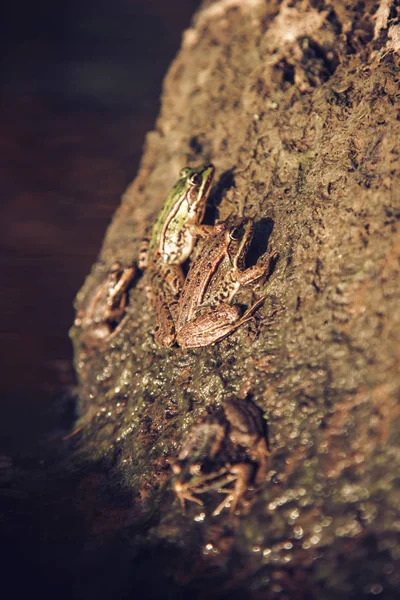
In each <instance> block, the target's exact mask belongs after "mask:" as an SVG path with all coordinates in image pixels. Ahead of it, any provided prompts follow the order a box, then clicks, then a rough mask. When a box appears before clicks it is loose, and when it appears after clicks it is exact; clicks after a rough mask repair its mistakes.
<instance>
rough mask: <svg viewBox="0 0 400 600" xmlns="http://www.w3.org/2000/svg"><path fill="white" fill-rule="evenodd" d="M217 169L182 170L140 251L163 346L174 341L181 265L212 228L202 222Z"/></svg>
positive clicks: (157, 337) (142, 266)
mask: <svg viewBox="0 0 400 600" xmlns="http://www.w3.org/2000/svg"><path fill="white" fill-rule="evenodd" d="M214 172H215V169H214V166H213V165H211V164H205V165H201V166H200V167H196V168H193V169H192V168H190V167H185V168H184V169H182V170H181V172H180V174H179V179H178V181H177V182H176V183H175V185H174V186H173V188H172V189H171V191H170V193H169V194H168V196H167V199H166V200H165V203H164V206H163V208H162V209H161V212H160V214H159V216H158V218H157V221H156V223H155V225H154V226H153V228H152V231H151V235H150V240H149V242H147V243H146V244H145V247H144V248H143V249H142V252H141V256H140V259H139V267H140V268H141V269H146V270H147V278H148V288H149V292H150V298H151V301H152V304H153V306H154V308H155V311H156V324H155V329H154V331H155V339H156V342H157V343H158V344H159V345H161V346H166V347H169V346H172V345H173V344H174V342H175V326H174V322H175V319H176V317H177V313H176V308H177V305H178V301H179V298H180V294H181V291H182V289H183V284H184V275H183V271H182V267H181V265H182V263H184V262H185V260H186V259H187V258H188V256H189V255H190V253H191V252H192V250H193V247H194V244H195V242H196V238H197V237H198V236H199V235H207V233H208V232H209V231H210V230H212V229H213V228H212V227H210V226H207V225H200V223H201V221H202V219H203V217H204V212H205V208H206V202H207V198H208V196H209V193H210V190H211V184H212V180H213V177H214Z"/></svg>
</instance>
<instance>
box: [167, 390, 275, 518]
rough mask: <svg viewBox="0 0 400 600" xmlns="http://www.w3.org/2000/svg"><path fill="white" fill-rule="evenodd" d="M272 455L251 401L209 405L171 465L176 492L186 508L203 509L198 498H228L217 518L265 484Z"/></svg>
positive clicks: (224, 501) (217, 510)
mask: <svg viewBox="0 0 400 600" xmlns="http://www.w3.org/2000/svg"><path fill="white" fill-rule="evenodd" d="M268 455H269V451H268V446H267V441H266V435H265V427H264V422H263V418H262V413H261V411H260V409H259V408H258V407H257V406H256V405H255V404H254V403H253V402H251V401H250V400H239V399H236V398H230V399H228V400H225V401H224V404H223V405H222V406H215V405H214V406H211V407H209V408H208V410H207V413H206V414H204V415H202V416H201V417H200V418H199V419H198V420H197V422H196V423H195V424H194V425H193V426H192V427H191V429H190V430H189V433H188V435H187V436H186V439H185V441H184V443H183V446H182V448H181V450H180V452H179V454H178V457H177V459H176V460H175V461H174V462H173V463H172V471H173V473H174V475H175V477H174V480H173V489H174V491H175V493H176V495H177V496H178V498H179V500H180V502H181V505H182V508H183V509H184V508H185V501H186V500H188V501H192V502H196V503H197V504H200V505H202V504H203V502H202V500H200V498H198V497H197V496H198V495H201V494H205V493H207V492H220V493H223V494H225V495H226V496H225V498H224V500H223V501H222V502H221V503H220V504H219V505H218V506H217V508H216V509H215V510H214V511H213V513H212V514H213V516H216V515H219V514H220V512H221V511H222V510H223V509H224V508H229V509H230V510H231V511H232V512H233V511H234V510H235V509H236V507H237V505H238V503H239V501H240V499H241V498H242V496H243V495H244V494H245V493H246V491H247V489H248V487H249V486H250V485H255V486H260V485H261V484H262V483H263V482H264V481H265V478H266V474H267V471H268Z"/></svg>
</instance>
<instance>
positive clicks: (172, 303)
mask: <svg viewBox="0 0 400 600" xmlns="http://www.w3.org/2000/svg"><path fill="white" fill-rule="evenodd" d="M183 283H184V275H183V271H182V268H181V266H180V265H163V266H162V267H157V268H156V269H155V271H154V273H153V276H152V278H151V294H152V302H153V306H154V308H155V312H156V318H155V326H154V339H155V341H156V342H157V344H158V345H159V346H164V347H166V348H170V347H171V346H173V345H174V343H175V338H176V332H175V321H176V319H177V316H178V302H179V298H180V295H181V292H182V288H183Z"/></svg>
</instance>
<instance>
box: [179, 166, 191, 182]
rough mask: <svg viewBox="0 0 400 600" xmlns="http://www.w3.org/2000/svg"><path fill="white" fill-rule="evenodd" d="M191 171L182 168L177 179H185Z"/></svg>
mask: <svg viewBox="0 0 400 600" xmlns="http://www.w3.org/2000/svg"><path fill="white" fill-rule="evenodd" d="M190 171H191V169H190V167H183V169H181V170H180V171H179V178H180V179H181V178H183V177H187V176H188V175H189V173H190Z"/></svg>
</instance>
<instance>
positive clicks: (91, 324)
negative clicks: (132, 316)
mask: <svg viewBox="0 0 400 600" xmlns="http://www.w3.org/2000/svg"><path fill="white" fill-rule="evenodd" d="M135 275H136V268H135V267H125V268H123V267H122V266H121V265H120V264H119V263H115V264H114V265H113V266H112V268H111V270H110V272H109V273H108V275H107V277H106V278H105V280H104V281H102V282H101V283H100V284H99V285H98V286H97V287H96V289H95V290H94V292H93V293H92V294H89V296H88V299H87V300H86V301H85V302H84V303H83V306H82V307H81V308H80V310H79V311H78V313H77V316H76V318H75V326H77V327H81V328H82V330H83V335H82V340H83V341H84V342H85V343H86V344H89V345H93V344H96V343H98V342H101V341H104V340H108V339H110V338H111V337H113V336H114V335H116V334H117V333H118V331H119V329H120V327H121V325H122V322H123V321H124V320H125V316H126V306H127V304H128V291H129V288H130V287H131V284H132V282H133V279H134V277H135Z"/></svg>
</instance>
